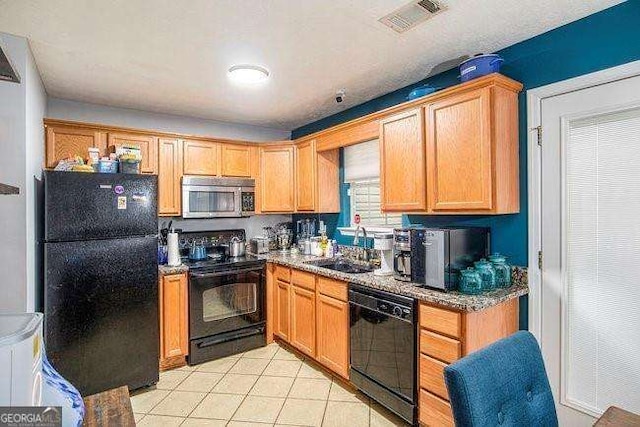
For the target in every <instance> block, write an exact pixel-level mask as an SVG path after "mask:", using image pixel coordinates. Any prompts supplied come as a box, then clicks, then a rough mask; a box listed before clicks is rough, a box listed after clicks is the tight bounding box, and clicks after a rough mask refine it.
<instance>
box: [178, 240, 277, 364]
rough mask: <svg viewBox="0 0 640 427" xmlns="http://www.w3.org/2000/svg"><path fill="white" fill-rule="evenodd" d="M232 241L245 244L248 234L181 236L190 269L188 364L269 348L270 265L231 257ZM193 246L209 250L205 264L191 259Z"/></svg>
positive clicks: (252, 259) (246, 257)
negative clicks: (267, 285)
mask: <svg viewBox="0 0 640 427" xmlns="http://www.w3.org/2000/svg"><path fill="white" fill-rule="evenodd" d="M233 236H238V237H240V238H242V239H244V230H225V231H209V232H197V233H182V234H181V235H180V246H181V252H182V255H183V256H186V258H183V260H184V264H186V265H188V266H189V341H190V344H189V358H188V362H189V364H190V365H196V364H199V363H202V362H206V361H209V360H214V359H218V358H221V357H225V356H229V355H232V354H237V353H242V352H245V351H247V350H251V349H254V348H258V347H262V346H264V345H266V334H265V323H266V305H265V304H266V301H265V299H266V284H265V281H266V278H265V273H266V261H265V260H262V259H258V258H257V257H255V256H252V255H247V256H244V257H235V258H233V257H229V256H228V246H225V245H226V244H227V243H228V242H229V241H230V239H231V237H233ZM194 242H195V243H196V244H201V245H203V246H205V247H206V251H207V258H206V259H203V260H198V261H193V260H189V259H188V252H189V247H190V246H191V245H192V244H193V243H194ZM225 248H226V250H225Z"/></svg>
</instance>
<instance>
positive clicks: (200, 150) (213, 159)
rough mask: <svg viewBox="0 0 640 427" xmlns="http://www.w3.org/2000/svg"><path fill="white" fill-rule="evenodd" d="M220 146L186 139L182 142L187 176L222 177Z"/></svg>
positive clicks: (209, 142) (214, 143)
mask: <svg viewBox="0 0 640 427" xmlns="http://www.w3.org/2000/svg"><path fill="white" fill-rule="evenodd" d="M219 151H220V146H219V144H218V143H217V142H213V141H201V140H192V139H185V140H183V142H182V157H183V169H184V170H183V173H184V174H185V175H208V176H214V175H220V172H219V161H218V159H219V158H220V153H219Z"/></svg>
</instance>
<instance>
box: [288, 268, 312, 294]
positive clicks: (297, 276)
mask: <svg viewBox="0 0 640 427" xmlns="http://www.w3.org/2000/svg"><path fill="white" fill-rule="evenodd" d="M291 284H292V285H295V286H299V287H301V288H305V289H308V290H310V291H315V290H316V275H315V274H313V273H308V272H306V271H300V270H291Z"/></svg>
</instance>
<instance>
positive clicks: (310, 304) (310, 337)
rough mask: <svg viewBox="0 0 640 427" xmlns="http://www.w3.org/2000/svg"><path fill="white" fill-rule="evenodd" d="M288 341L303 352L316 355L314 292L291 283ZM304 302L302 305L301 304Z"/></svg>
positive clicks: (312, 355)
mask: <svg viewBox="0 0 640 427" xmlns="http://www.w3.org/2000/svg"><path fill="white" fill-rule="evenodd" d="M290 296H291V302H290V303H289V305H290V313H291V314H290V319H291V320H290V325H289V334H290V338H289V342H290V343H291V345H293V346H294V347H296V348H297V349H298V350H300V351H301V352H303V353H304V354H306V355H308V356H311V357H315V355H316V294H315V292H314V291H310V290H308V289H305V288H302V287H300V286H295V285H291V287H290ZM303 304H304V305H303Z"/></svg>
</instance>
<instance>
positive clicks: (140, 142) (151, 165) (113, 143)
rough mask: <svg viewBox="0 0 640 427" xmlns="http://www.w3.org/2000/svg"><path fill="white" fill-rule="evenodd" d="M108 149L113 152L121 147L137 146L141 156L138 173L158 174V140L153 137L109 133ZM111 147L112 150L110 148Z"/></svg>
mask: <svg viewBox="0 0 640 427" xmlns="http://www.w3.org/2000/svg"><path fill="white" fill-rule="evenodd" d="M107 141H108V145H109V149H110V150H111V151H112V152H115V151H116V149H117V148H119V147H122V146H128V147H131V146H137V147H139V148H140V152H141V154H142V162H141V163H140V172H142V173H150V174H155V173H158V138H157V137H155V136H153V135H141V134H136V133H119V132H113V133H112V132H109V136H108V139H107ZM112 147H113V148H112Z"/></svg>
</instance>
